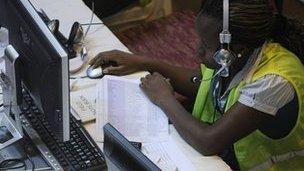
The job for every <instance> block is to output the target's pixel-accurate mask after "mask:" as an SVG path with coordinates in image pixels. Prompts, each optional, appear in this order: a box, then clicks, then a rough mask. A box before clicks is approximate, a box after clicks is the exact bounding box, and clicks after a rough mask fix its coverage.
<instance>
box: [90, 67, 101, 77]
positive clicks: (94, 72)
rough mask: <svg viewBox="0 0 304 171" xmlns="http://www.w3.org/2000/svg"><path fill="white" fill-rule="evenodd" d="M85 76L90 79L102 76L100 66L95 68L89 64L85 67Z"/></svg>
mask: <svg viewBox="0 0 304 171" xmlns="http://www.w3.org/2000/svg"><path fill="white" fill-rule="evenodd" d="M87 76H88V77H89V78H92V79H97V78H101V77H102V76H103V72H102V68H101V66H99V67H97V68H94V67H93V66H90V67H89V68H88V69H87Z"/></svg>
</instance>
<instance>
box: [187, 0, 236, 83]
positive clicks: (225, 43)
mask: <svg viewBox="0 0 304 171" xmlns="http://www.w3.org/2000/svg"><path fill="white" fill-rule="evenodd" d="M231 38H232V35H231V33H230V32H229V0H223V30H222V32H221V33H220V34H219V40H220V44H221V46H220V49H219V50H218V51H216V52H215V53H214V55H213V59H214V60H215V62H216V63H218V64H220V65H221V68H220V69H219V70H218V71H217V72H216V73H215V74H214V76H212V77H211V78H207V79H203V80H199V79H198V78H197V77H192V78H191V82H192V83H194V84H196V83H199V82H201V81H209V80H211V79H213V78H214V77H215V76H217V75H220V76H222V77H228V76H229V66H230V65H231V64H232V63H233V61H234V60H235V59H236V57H237V55H236V54H235V53H234V52H233V51H232V50H230V43H231ZM239 56H240V55H239Z"/></svg>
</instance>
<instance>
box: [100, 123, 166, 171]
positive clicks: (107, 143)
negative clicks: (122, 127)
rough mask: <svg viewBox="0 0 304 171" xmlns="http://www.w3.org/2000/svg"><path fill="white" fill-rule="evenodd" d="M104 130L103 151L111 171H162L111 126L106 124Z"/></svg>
mask: <svg viewBox="0 0 304 171" xmlns="http://www.w3.org/2000/svg"><path fill="white" fill-rule="evenodd" d="M103 129H104V146H103V151H104V154H105V157H106V162H107V166H108V169H109V170H130V171H131V170H132V171H133V170H145V171H158V170H159V171H160V169H159V168H158V167H157V166H156V165H155V164H154V163H153V162H152V161H151V160H150V159H148V158H147V157H146V156H145V155H144V154H143V153H142V152H141V151H139V150H138V149H136V148H135V147H134V146H133V145H132V144H131V143H130V142H129V141H128V140H127V139H126V138H125V137H124V136H123V135H122V134H120V133H119V132H118V131H117V130H116V129H115V128H114V127H113V126H112V125H111V124H109V123H108V124H106V125H105V126H104V127H103Z"/></svg>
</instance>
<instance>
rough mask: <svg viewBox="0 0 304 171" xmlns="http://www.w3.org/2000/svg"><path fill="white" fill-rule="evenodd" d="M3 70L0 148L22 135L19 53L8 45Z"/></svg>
mask: <svg viewBox="0 0 304 171" xmlns="http://www.w3.org/2000/svg"><path fill="white" fill-rule="evenodd" d="M3 58H4V61H5V71H4V72H3V71H1V73H0V84H1V86H2V92H3V104H2V105H3V110H2V112H0V150H1V149H3V148H5V147H7V146H9V145H11V144H13V143H14V142H16V141H18V140H19V139H21V138H22V136H23V131H22V126H21V121H20V113H21V111H20V108H19V105H20V104H21V102H22V101H21V99H20V98H21V96H20V93H21V82H20V78H19V73H18V72H19V68H18V59H19V54H18V53H17V52H16V50H15V49H14V48H13V46H11V45H8V46H7V48H6V49H5V55H4V57H3Z"/></svg>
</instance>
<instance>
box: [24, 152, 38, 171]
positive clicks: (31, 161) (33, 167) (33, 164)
mask: <svg viewBox="0 0 304 171" xmlns="http://www.w3.org/2000/svg"><path fill="white" fill-rule="evenodd" d="M26 157H27V158H28V159H29V161H30V163H31V165H32V171H34V170H35V167H36V166H35V163H34V162H33V160H32V158H31V157H30V156H29V155H28V154H27V153H26Z"/></svg>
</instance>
